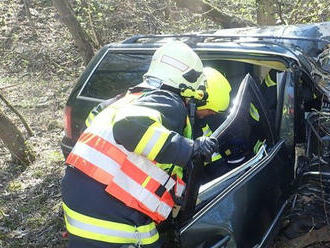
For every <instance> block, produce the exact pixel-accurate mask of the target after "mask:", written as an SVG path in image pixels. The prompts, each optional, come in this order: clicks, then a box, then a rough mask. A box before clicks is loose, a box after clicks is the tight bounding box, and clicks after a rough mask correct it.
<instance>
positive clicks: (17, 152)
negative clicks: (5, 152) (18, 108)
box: [0, 110, 35, 165]
mask: <svg viewBox="0 0 330 248" xmlns="http://www.w3.org/2000/svg"><path fill="white" fill-rule="evenodd" d="M0 139H1V140H2V141H3V143H4V144H5V146H6V147H7V148H8V149H9V151H10V153H11V156H12V159H13V160H14V161H19V162H21V163H23V164H26V165H28V164H29V163H31V162H33V161H34V159H35V157H34V155H33V152H32V151H31V150H30V149H29V148H28V147H27V146H26V144H25V140H24V138H23V135H22V133H21V132H20V131H19V130H18V129H17V127H16V126H15V125H14V124H13V123H12V122H11V121H10V120H9V119H8V117H6V116H5V115H4V113H3V112H2V111H1V110H0Z"/></svg>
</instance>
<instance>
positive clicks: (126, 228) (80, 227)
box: [63, 203, 159, 245]
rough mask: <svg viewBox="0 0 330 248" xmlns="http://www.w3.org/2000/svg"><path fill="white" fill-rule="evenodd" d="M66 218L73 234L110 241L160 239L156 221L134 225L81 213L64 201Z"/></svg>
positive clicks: (128, 241)
mask: <svg viewBox="0 0 330 248" xmlns="http://www.w3.org/2000/svg"><path fill="white" fill-rule="evenodd" d="M63 210H64V220H65V224H66V228H67V230H68V232H70V233H71V234H73V235H76V236H79V237H83V238H88V239H93V240H98V241H102V242H109V243H123V244H142V245H147V244H152V243H154V242H155V241H157V240H158V239H159V234H158V232H157V229H156V225H155V223H154V222H151V223H150V224H148V225H143V226H138V227H134V226H131V225H127V224H122V223H118V222H113V221H105V220H100V219H97V218H93V217H90V216H87V215H83V214H80V213H78V212H75V211H74V210H72V209H70V208H69V207H68V206H67V205H66V204H65V203H63Z"/></svg>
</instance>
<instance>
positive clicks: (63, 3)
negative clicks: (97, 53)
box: [53, 0, 94, 65]
mask: <svg viewBox="0 0 330 248" xmlns="http://www.w3.org/2000/svg"><path fill="white" fill-rule="evenodd" d="M53 4H54V6H55V8H56V9H57V11H58V13H59V15H60V16H61V19H62V21H63V23H64V24H65V25H66V26H67V27H68V29H69V31H70V33H71V35H72V37H73V40H74V42H75V44H76V45H77V47H78V50H79V53H80V55H81V56H82V58H83V60H84V63H85V65H86V64H87V63H88V62H89V61H90V60H91V58H92V57H93V56H94V51H93V47H92V45H91V42H90V38H89V37H88V35H87V33H86V32H85V31H84V30H83V29H82V27H81V25H80V23H79V22H78V21H77V18H76V17H75V15H74V13H73V10H72V8H71V6H70V4H69V2H68V1H67V0H53Z"/></svg>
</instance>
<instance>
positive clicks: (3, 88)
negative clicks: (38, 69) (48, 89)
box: [0, 82, 25, 90]
mask: <svg viewBox="0 0 330 248" xmlns="http://www.w3.org/2000/svg"><path fill="white" fill-rule="evenodd" d="M24 83H25V82H21V83H17V84H13V85H9V86H6V87H2V88H0V90H5V89H9V88H12V87H15V86H17V85H20V84H24Z"/></svg>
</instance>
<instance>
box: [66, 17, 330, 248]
mask: <svg viewBox="0 0 330 248" xmlns="http://www.w3.org/2000/svg"><path fill="white" fill-rule="evenodd" d="M172 40H181V41H184V42H186V43H187V44H189V45H190V46H191V47H192V48H193V49H194V50H195V51H196V52H197V53H198V55H199V56H200V58H201V59H202V61H203V64H204V66H211V67H213V68H216V69H217V70H219V71H220V72H222V73H223V74H224V75H225V76H226V78H227V79H228V80H229V82H230V83H231V86H232V92H231V94H232V99H233V100H232V102H231V107H230V109H229V110H228V113H227V116H226V118H225V120H224V121H223V122H218V123H216V121H214V120H213V124H214V123H216V125H215V128H214V129H215V130H214V133H213V135H214V136H215V137H217V138H218V140H219V142H220V146H223V147H226V144H229V145H230V142H231V140H237V139H243V140H244V144H245V146H242V147H241V150H242V149H243V150H244V151H243V153H244V159H243V160H241V161H236V164H235V166H232V167H230V170H221V169H219V172H216V173H213V171H214V166H213V171H212V173H207V169H206V173H205V175H206V176H205V177H204V179H203V181H202V182H201V183H202V184H201V185H198V184H196V183H194V182H195V181H194V180H195V179H196V178H197V177H198V176H196V172H191V173H190V174H189V175H186V180H187V190H186V194H185V202H184V205H183V207H182V209H181V211H180V214H179V216H178V217H177V218H175V219H174V218H173V219H172V218H170V220H168V221H167V222H165V223H163V224H161V225H160V226H159V230H160V233H161V238H162V239H163V240H164V243H165V245H164V246H166V245H167V246H168V247H212V248H216V247H267V246H268V245H269V243H270V241H271V240H272V238H273V237H274V235H275V234H276V233H277V230H278V223H279V220H280V217H281V215H282V214H283V212H284V210H285V209H286V207H287V205H288V194H289V192H288V190H289V185H291V184H292V182H293V181H294V178H295V177H297V171H299V167H298V165H297V159H296V157H295V154H296V153H295V148H296V146H297V145H300V146H303V147H306V148H307V149H308V151H306V153H305V154H306V156H312V154H316V151H317V152H318V153H317V154H319V156H321V157H322V158H323V160H325V159H329V158H328V157H327V156H328V155H329V154H330V151H329V150H330V149H329V146H330V145H329V144H330V142H329V140H330V139H329V133H330V125H329V122H330V120H329V112H330V107H329V102H330V74H329V73H330V68H329V63H330V62H329V59H330V55H329V52H330V50H329V49H330V22H327V23H319V24H310V25H295V26H274V27H265V28H245V29H224V30H220V31H218V32H209V33H194V34H178V35H137V36H133V37H131V38H129V39H127V40H125V41H123V42H121V43H112V44H108V45H106V46H104V47H103V48H102V49H101V50H100V51H99V52H98V53H97V55H95V56H94V58H93V59H92V61H91V62H90V63H89V64H88V66H87V68H86V70H85V71H84V72H83V73H82V75H81V77H80V78H79V80H78V82H77V84H76V85H75V87H74V89H73V90H72V92H71V94H70V96H69V99H68V101H67V104H66V108H65V136H64V138H63V140H62V146H61V147H62V151H63V153H64V155H65V157H66V156H67V155H68V154H69V152H70V151H71V149H72V147H73V146H74V144H75V142H76V141H77V139H78V137H79V135H80V133H81V132H82V130H83V129H84V128H85V123H84V122H85V119H86V117H87V115H88V113H89V112H90V111H91V109H92V108H93V107H95V106H96V105H98V104H99V103H101V102H103V101H104V100H106V99H109V98H112V97H114V96H116V95H117V94H119V93H122V92H124V91H126V90H127V89H128V88H129V87H131V86H134V85H136V84H138V83H140V82H142V76H143V74H144V73H145V72H146V71H147V69H148V67H149V64H150V60H151V57H152V55H153V53H154V51H155V50H156V49H157V48H158V47H160V46H161V45H162V44H164V43H166V42H169V41H172ZM269 73H273V75H275V79H274V80H275V83H276V85H275V87H272V89H271V91H272V93H271V94H268V91H269V90H270V89H269V87H265V86H264V79H265V77H266V76H267V75H268V74H269ZM322 113H328V114H325V115H323V114H322ZM310 116H312V117H310ZM320 116H326V117H325V118H323V117H322V118H323V119H322V121H323V123H325V124H324V125H323V126H322V128H323V131H322V132H321V131H319V130H318V128H317V127H318V125H319V124H318V123H319V122H318V121H319V120H320V118H321V117H320ZM310 118H313V119H312V120H311V119H310ZM324 129H325V130H324ZM306 130H309V132H307V134H306ZM246 144H248V145H246ZM256 144H258V146H257V147H256ZM329 157H330V155H329ZM192 162H194V163H196V161H192ZM197 162H198V161H197ZM223 166H226V165H223ZM228 168H229V167H228ZM208 175H209V176H208Z"/></svg>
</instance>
